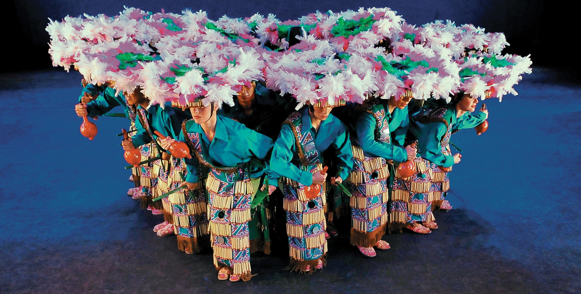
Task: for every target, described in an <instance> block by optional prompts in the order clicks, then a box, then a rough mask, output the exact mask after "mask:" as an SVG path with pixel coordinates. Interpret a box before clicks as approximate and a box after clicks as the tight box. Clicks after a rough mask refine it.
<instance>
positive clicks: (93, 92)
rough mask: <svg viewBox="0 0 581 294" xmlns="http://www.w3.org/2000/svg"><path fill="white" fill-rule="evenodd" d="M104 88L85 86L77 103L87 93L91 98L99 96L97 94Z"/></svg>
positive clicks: (91, 85)
mask: <svg viewBox="0 0 581 294" xmlns="http://www.w3.org/2000/svg"><path fill="white" fill-rule="evenodd" d="M105 88H106V86H104V85H103V86H97V85H93V84H87V85H86V86H85V87H84V88H83V91H81V95H80V96H79V103H81V99H83V96H85V93H89V94H90V95H91V96H95V95H99V93H101V92H103V91H104V90H105Z"/></svg>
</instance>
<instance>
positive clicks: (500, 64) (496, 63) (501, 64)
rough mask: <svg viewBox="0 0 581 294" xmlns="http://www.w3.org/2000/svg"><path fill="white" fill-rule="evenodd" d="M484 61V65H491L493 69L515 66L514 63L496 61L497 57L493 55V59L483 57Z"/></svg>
mask: <svg viewBox="0 0 581 294" xmlns="http://www.w3.org/2000/svg"><path fill="white" fill-rule="evenodd" d="M482 61H484V63H489V64H491V65H492V66H493V67H506V66H509V65H515V64H514V63H512V62H509V61H506V59H496V55H492V57H483V58H482Z"/></svg>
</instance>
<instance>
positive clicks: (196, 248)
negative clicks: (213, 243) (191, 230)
mask: <svg viewBox="0 0 581 294" xmlns="http://www.w3.org/2000/svg"><path fill="white" fill-rule="evenodd" d="M176 237H177V240H178V249H179V250H181V251H189V252H195V253H200V252H201V251H202V248H201V246H200V245H199V244H198V238H197V237H183V236H179V235H178V236H176Z"/></svg>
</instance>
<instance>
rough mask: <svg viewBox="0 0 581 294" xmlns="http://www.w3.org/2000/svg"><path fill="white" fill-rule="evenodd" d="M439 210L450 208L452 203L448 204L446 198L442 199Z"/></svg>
mask: <svg viewBox="0 0 581 294" xmlns="http://www.w3.org/2000/svg"><path fill="white" fill-rule="evenodd" d="M440 210H445V211H449V210H452V205H450V201H448V200H444V201H442V204H441V205H440Z"/></svg>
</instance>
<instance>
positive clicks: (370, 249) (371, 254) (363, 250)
mask: <svg viewBox="0 0 581 294" xmlns="http://www.w3.org/2000/svg"><path fill="white" fill-rule="evenodd" d="M357 248H359V252H361V253H363V255H365V256H367V257H375V256H377V253H375V249H373V247H362V246H357Z"/></svg>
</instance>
